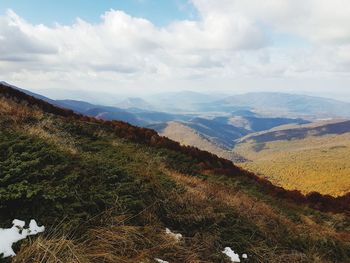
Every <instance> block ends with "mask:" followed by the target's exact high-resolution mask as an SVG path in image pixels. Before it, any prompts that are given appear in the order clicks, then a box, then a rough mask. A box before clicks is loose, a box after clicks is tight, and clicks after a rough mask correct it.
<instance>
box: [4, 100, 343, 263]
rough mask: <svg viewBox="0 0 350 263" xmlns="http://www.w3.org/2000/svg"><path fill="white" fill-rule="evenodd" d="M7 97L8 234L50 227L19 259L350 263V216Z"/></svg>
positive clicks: (109, 129) (100, 126) (106, 128)
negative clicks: (27, 225)
mask: <svg viewBox="0 0 350 263" xmlns="http://www.w3.org/2000/svg"><path fill="white" fill-rule="evenodd" d="M0 100H1V101H0V102H1V103H0V125H1V126H0V127H1V129H0V153H1V155H0V167H1V169H0V171H1V176H0V180H1V186H0V200H1V203H0V204H1V205H0V215H1V219H0V222H1V226H2V225H5V224H8V223H9V222H10V220H12V219H13V217H17V218H22V219H29V218H32V217H33V218H36V219H38V220H39V221H40V222H41V223H44V224H45V225H46V226H48V231H47V232H46V236H44V237H43V238H40V239H37V240H34V241H32V242H30V243H24V245H23V246H22V248H21V250H20V252H19V254H18V256H17V257H16V258H15V259H14V262H102V261H103V262H140V261H143V262H151V259H152V258H154V257H159V258H162V259H165V260H169V262H228V261H227V258H225V257H224V256H223V255H222V253H221V252H220V251H221V250H222V249H223V247H224V246H232V247H233V248H234V249H235V250H236V251H238V252H239V253H240V254H241V253H248V255H249V258H250V262H332V261H333V262H348V261H349V255H350V246H349V240H350V237H349V232H348V231H349V218H348V216H346V215H345V214H334V215H333V214H327V213H322V212H318V211H316V210H313V209H309V208H307V207H305V206H299V205H295V204H293V203H290V202H287V201H285V200H279V199H278V198H277V199H276V198H273V197H271V196H269V195H266V193H265V192H264V191H261V188H260V187H259V186H258V185H256V184H255V183H253V182H252V181H251V180H248V178H246V177H245V176H244V175H242V176H241V175H240V174H237V175H236V176H235V177H232V176H231V177H228V176H225V175H221V176H220V174H219V173H217V174H215V176H213V174H212V173H211V172H210V171H208V170H203V169H200V165H199V164H198V161H196V160H195V159H193V158H192V157H190V156H189V155H186V154H184V153H180V152H178V151H172V150H167V149H162V148H155V147H149V146H147V145H145V144H137V143H133V142H131V141H130V140H125V139H122V138H120V136H117V135H116V132H115V130H114V129H113V128H112V127H110V126H107V125H104V124H102V123H96V122H89V121H82V120H81V121H77V120H74V119H67V118H63V117H58V116H55V115H52V114H46V113H43V112H42V111H41V110H37V109H35V107H34V108H33V107H27V106H26V105H24V104H18V103H15V102H13V101H11V100H9V99H4V98H1V99H0ZM165 227H169V228H171V229H173V230H174V231H175V232H181V233H182V234H183V235H184V236H185V239H184V240H183V241H182V242H181V243H175V242H174V240H171V239H169V237H167V236H166V235H165V234H164V228H165ZM72 230H74V231H72ZM48 252H49V253H48Z"/></svg>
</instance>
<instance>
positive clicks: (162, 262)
mask: <svg viewBox="0 0 350 263" xmlns="http://www.w3.org/2000/svg"><path fill="white" fill-rule="evenodd" d="M154 260H155V261H157V262H159V263H169V262H168V261H165V260H161V259H159V258H155V259H154Z"/></svg>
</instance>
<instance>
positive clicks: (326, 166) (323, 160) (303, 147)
mask: <svg viewBox="0 0 350 263" xmlns="http://www.w3.org/2000/svg"><path fill="white" fill-rule="evenodd" d="M235 151H236V152H237V153H239V154H241V155H243V156H244V157H245V158H247V159H248V160H251V161H252V162H246V163H244V164H241V165H242V167H244V168H246V169H248V170H251V171H253V172H256V173H260V174H262V175H263V176H266V177H267V178H268V179H269V180H271V181H272V182H273V183H274V184H278V185H281V186H283V187H284V188H287V189H298V190H301V191H302V192H303V193H309V192H312V191H317V192H320V193H322V194H330V195H333V196H340V195H344V194H345V193H347V192H349V191H350V177H349V174H350V162H349V161H350V133H345V134H341V135H323V136H308V137H307V138H304V139H295V140H276V141H268V142H264V143H256V142H254V141H252V140H248V141H246V142H244V143H241V144H238V145H237V146H236V147H235Z"/></svg>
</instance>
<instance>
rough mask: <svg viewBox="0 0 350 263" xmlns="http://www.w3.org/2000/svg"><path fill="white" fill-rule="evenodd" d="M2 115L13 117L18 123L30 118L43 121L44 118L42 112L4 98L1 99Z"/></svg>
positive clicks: (0, 112)
mask: <svg viewBox="0 0 350 263" xmlns="http://www.w3.org/2000/svg"><path fill="white" fill-rule="evenodd" d="M0 115H5V116H11V118H12V120H13V121H15V122H16V123H21V122H22V121H23V120H26V119H29V118H36V119H41V118H42V117H43V116H44V114H43V112H42V111H40V110H38V109H35V108H33V107H28V106H27V104H26V103H24V102H22V103H16V102H14V101H12V100H9V99H6V98H4V97H0Z"/></svg>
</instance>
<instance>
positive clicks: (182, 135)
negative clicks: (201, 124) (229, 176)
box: [160, 122, 242, 161]
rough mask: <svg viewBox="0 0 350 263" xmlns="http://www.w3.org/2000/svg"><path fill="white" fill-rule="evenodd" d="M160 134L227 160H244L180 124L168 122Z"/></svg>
mask: <svg viewBox="0 0 350 263" xmlns="http://www.w3.org/2000/svg"><path fill="white" fill-rule="evenodd" d="M160 134H161V135H163V136H166V137H168V138H170V139H172V140H175V141H178V142H180V143H181V144H183V145H191V146H194V147H197V148H199V149H201V150H204V151H208V152H211V153H214V154H216V155H218V156H220V157H222V158H225V159H227V160H232V161H235V160H237V159H240V160H241V159H242V158H241V157H240V156H238V155H237V154H234V153H233V152H230V151H228V150H227V149H223V148H221V147H220V146H218V145H216V144H215V143H213V142H211V141H209V140H208V139H206V138H204V137H203V136H201V135H200V134H199V133H198V132H196V131H195V130H194V129H192V128H190V127H188V126H186V125H184V124H182V123H179V122H168V123H167V125H166V127H165V128H164V129H163V130H162V131H161V132H160Z"/></svg>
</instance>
